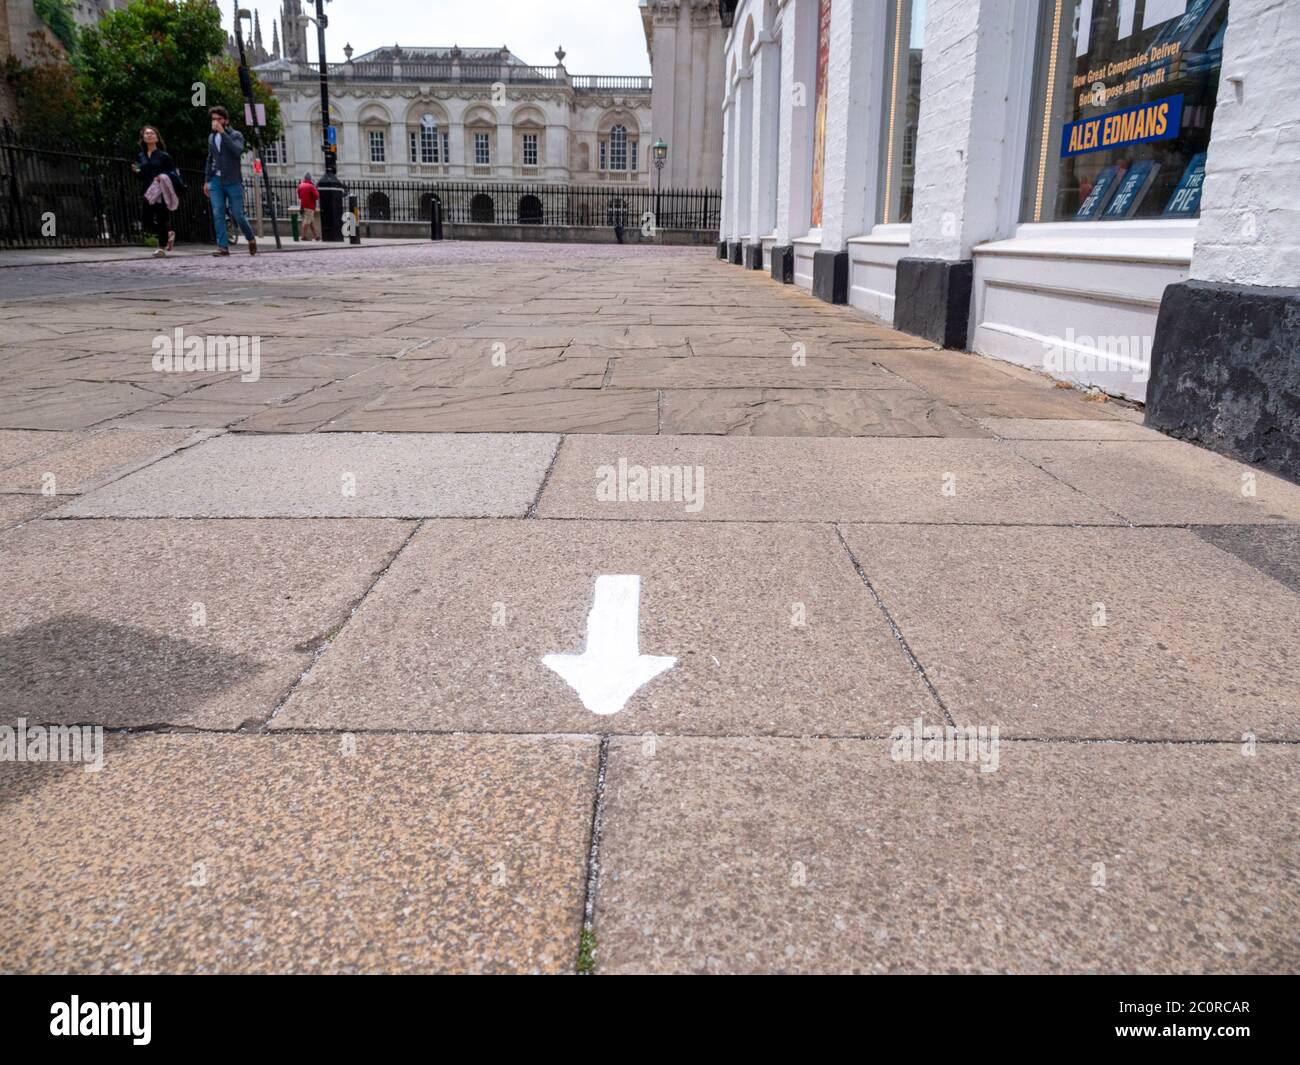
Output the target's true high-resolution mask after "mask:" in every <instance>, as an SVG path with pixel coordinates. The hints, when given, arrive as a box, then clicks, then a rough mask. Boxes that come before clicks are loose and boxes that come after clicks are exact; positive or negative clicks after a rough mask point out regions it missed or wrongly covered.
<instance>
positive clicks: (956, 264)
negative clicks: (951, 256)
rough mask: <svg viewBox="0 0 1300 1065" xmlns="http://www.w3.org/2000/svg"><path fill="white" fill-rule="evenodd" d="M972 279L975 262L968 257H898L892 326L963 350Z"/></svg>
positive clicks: (968, 323) (967, 335) (967, 325)
mask: <svg viewBox="0 0 1300 1065" xmlns="http://www.w3.org/2000/svg"><path fill="white" fill-rule="evenodd" d="M974 279H975V264H974V262H972V261H971V260H970V259H958V260H956V261H952V260H948V259H899V260H898V272H897V273H896V274H895V276H894V328H895V329H901V330H902V331H903V332H904V333H912V334H914V335H915V336H919V337H925V339H926V340H929V341H931V342H932V343H935V344H940V345H942V346H943V347H945V348H956V349H957V350H959V351H965V350H966V344H967V342H968V338H969V336H970V294H971V285H972V283H973V281H974Z"/></svg>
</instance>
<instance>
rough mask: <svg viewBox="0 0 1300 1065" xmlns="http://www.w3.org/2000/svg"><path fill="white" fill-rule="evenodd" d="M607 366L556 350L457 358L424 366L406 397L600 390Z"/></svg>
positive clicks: (603, 359)
mask: <svg viewBox="0 0 1300 1065" xmlns="http://www.w3.org/2000/svg"><path fill="white" fill-rule="evenodd" d="M503 360H504V365H502V361H503ZM608 364H609V359H608V357H604V356H602V357H599V358H569V357H568V356H567V355H563V352H562V351H561V350H560V349H552V350H550V351H546V352H537V351H523V352H518V353H515V354H513V355H512V354H510V353H508V352H500V353H497V354H496V355H495V356H494V354H493V353H491V352H489V353H487V354H486V355H475V356H472V357H470V358H465V357H459V356H458V357H455V358H450V359H441V360H439V361H436V362H429V363H427V364H424V365H423V367H422V368H421V370H420V373H419V374H418V375H417V376H415V377H413V378H412V379H411V386H412V389H413V390H414V391H412V392H410V393H408V395H409V396H410V397H411V398H418V390H420V389H424V388H475V389H489V390H492V391H494V392H499V393H501V394H508V393H511V392H540V391H545V390H547V389H559V388H600V386H601V384H602V383H603V381H604V379H605V368H606V366H607V365H608ZM403 398H404V397H403Z"/></svg>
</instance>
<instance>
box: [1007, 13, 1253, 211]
mask: <svg viewBox="0 0 1300 1065" xmlns="http://www.w3.org/2000/svg"><path fill="white" fill-rule="evenodd" d="M1040 8H1041V15H1040V25H1039V35H1038V56H1037V59H1036V61H1035V73H1034V95H1033V103H1032V110H1031V112H1030V117H1029V142H1028V152H1027V154H1026V159H1025V181H1024V197H1023V202H1022V205H1021V218H1022V219H1023V220H1024V221H1027V222H1058V221H1068V220H1072V219H1073V220H1080V221H1115V220H1121V219H1126V218H1195V217H1197V216H1198V215H1199V214H1200V207H1201V184H1202V182H1203V180H1204V177H1205V157H1206V151H1207V149H1208V148H1209V144H1210V127H1211V125H1212V122H1213V119H1214V102H1215V98H1216V96H1217V94H1218V89H1219V66H1220V63H1221V62H1222V58H1223V35H1224V29H1225V27H1226V25H1227V19H1228V0H1145V3H1139V2H1138V0H1041V2H1040Z"/></svg>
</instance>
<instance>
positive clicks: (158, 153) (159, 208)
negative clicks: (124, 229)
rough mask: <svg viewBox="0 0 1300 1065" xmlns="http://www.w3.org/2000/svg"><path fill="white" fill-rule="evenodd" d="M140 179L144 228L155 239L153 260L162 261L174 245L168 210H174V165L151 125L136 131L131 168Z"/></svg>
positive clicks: (174, 238) (174, 239) (170, 216)
mask: <svg viewBox="0 0 1300 1065" xmlns="http://www.w3.org/2000/svg"><path fill="white" fill-rule="evenodd" d="M131 169H132V170H134V171H135V172H136V173H137V174H138V175H139V176H140V186H141V190H142V192H143V195H144V228H145V231H146V232H149V233H152V234H153V235H154V236H155V237H157V238H158V250H157V251H155V252H154V253H153V254H154V258H156V259H162V258H165V257H166V255H167V253H168V252H169V251H171V250H172V245H173V244H175V243H176V233H175V231H174V230H173V229H172V211H174V210H176V205H177V192H178V191H179V190H178V189H177V188H176V187H175V184H174V180H173V177H172V175H173V174H174V173H175V172H176V164H175V163H173V162H172V157H171V156H170V155H168V154H167V146H166V145H165V144H163V139H162V137H161V136H159V134H158V131H157V130H156V129H154V127H153V126H145V127H144V128H143V129H142V130H140V154H139V155H138V156H136V159H135V165H134V166H132V168H131Z"/></svg>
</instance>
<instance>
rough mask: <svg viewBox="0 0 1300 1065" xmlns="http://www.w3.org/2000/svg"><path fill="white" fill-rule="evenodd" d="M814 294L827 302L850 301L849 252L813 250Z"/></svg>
mask: <svg viewBox="0 0 1300 1065" xmlns="http://www.w3.org/2000/svg"><path fill="white" fill-rule="evenodd" d="M812 290H813V295H814V296H816V297H817V298H818V299H819V300H824V301H825V302H827V303H848V302H849V253H848V252H846V251H815V252H813V286H812Z"/></svg>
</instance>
